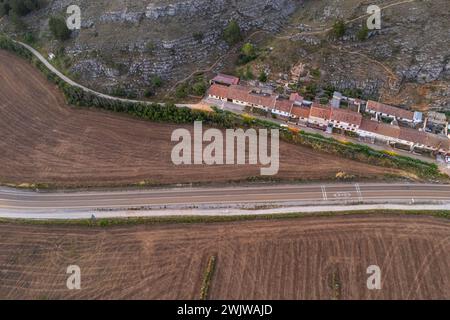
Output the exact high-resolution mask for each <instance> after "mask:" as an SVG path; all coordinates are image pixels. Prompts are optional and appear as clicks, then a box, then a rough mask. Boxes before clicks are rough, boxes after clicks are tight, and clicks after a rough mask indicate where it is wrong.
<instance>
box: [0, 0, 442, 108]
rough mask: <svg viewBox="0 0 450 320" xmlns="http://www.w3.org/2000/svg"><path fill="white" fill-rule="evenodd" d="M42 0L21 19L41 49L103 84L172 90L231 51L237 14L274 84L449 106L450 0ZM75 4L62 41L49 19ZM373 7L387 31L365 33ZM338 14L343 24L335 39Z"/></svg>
mask: <svg viewBox="0 0 450 320" xmlns="http://www.w3.org/2000/svg"><path fill="white" fill-rule="evenodd" d="M1 1H5V0H0V2H1ZM36 1H39V0H36ZM42 1H44V0H42ZM46 1H47V5H46V6H44V7H43V8H41V9H39V10H37V11H33V12H32V13H29V14H27V15H26V16H25V17H23V18H22V20H23V22H24V23H25V24H26V25H27V26H28V27H25V29H26V28H28V29H30V30H32V31H33V33H34V34H35V35H37V36H38V38H39V41H38V42H37V44H36V46H40V48H41V49H42V50H43V51H44V52H45V51H48V52H54V53H56V54H57V57H59V56H63V59H59V60H58V59H57V60H58V61H55V63H60V64H61V68H62V69H66V71H67V72H71V73H72V75H73V76H77V77H79V80H80V82H82V83H84V84H86V85H89V86H92V87H94V88H96V89H99V90H103V91H111V90H112V89H114V88H116V87H118V86H121V87H125V88H128V89H130V90H134V91H136V92H137V93H139V94H142V93H143V92H144V90H145V89H146V88H148V87H149V86H151V85H152V82H153V81H154V79H155V76H158V77H160V78H162V79H163V83H164V84H165V89H168V88H170V87H171V86H172V85H173V84H174V83H177V82H178V81H179V80H181V79H184V78H186V76H188V75H190V74H191V73H192V72H193V71H195V70H199V69H205V68H208V67H210V66H212V65H214V63H215V62H216V61H217V59H218V57H220V56H223V54H224V53H226V52H229V50H230V46H229V45H228V44H227V43H226V42H225V41H224V38H223V31H224V29H225V28H226V26H227V25H228V24H229V22H230V21H232V20H235V21H237V22H238V24H239V26H240V28H241V29H242V32H243V34H244V35H245V36H248V35H251V34H253V33H254V31H257V30H261V31H262V32H260V33H259V37H256V38H255V37H253V38H252V39H251V40H250V41H252V42H253V43H254V44H256V46H257V47H258V48H259V49H260V50H259V57H258V58H257V59H256V60H253V61H250V62H249V63H248V65H247V66H246V65H244V66H242V65H241V66H239V67H238V68H239V69H240V70H241V72H242V70H249V69H248V68H250V69H251V71H252V72H251V73H249V74H253V75H255V76H257V75H258V74H261V71H265V72H266V73H267V74H268V76H269V81H271V83H272V84H273V86H274V87H276V86H278V87H279V88H278V89H281V87H282V86H284V85H286V84H288V83H290V84H291V87H292V86H294V87H298V88H305V87H306V86H308V87H309V90H310V91H320V90H319V89H320V88H327V91H328V92H329V91H330V90H333V89H337V90H341V91H346V92H350V93H353V94H358V95H361V96H363V97H366V98H367V97H372V98H375V99H380V100H382V101H383V102H386V103H391V104H395V105H399V106H405V107H408V108H413V109H417V110H428V109H439V110H442V109H444V110H450V86H449V83H450V45H449V40H450V33H449V32H450V31H449V30H450V2H449V1H448V0H146V1H144V0H97V1H92V0H78V1H75V2H74V1H73V0H53V1H51V0H46ZM74 3H75V4H78V5H79V6H80V8H81V13H82V29H81V30H80V31H77V32H73V33H72V36H71V38H70V39H69V40H67V41H64V42H63V43H61V42H60V41H57V40H54V38H53V37H52V36H51V34H50V32H49V29H48V19H49V17H50V16H54V15H61V14H64V12H65V9H66V8H67V7H68V6H69V5H71V4H74ZM372 4H376V5H378V6H380V7H381V8H382V29H381V30H377V31H370V32H368V33H367V34H364V32H362V28H363V26H364V25H365V24H366V20H367V16H365V15H366V10H367V7H368V6H369V5H372ZM11 20H12V19H11V18H10V17H5V18H4V19H3V21H2V22H0V28H1V30H3V31H6V32H8V33H10V34H11V33H15V32H16V31H15V29H17V28H15V27H14V26H13V24H12V21H11ZM336 21H342V22H345V30H344V32H343V34H342V35H340V36H338V37H336V36H335V35H333V30H332V29H333V28H332V27H333V25H334V24H335V23H336ZM61 47H63V48H64V50H62V49H61ZM61 60H62V62H61ZM233 63H234V62H233V61H232V60H231V59H225V61H223V63H219V64H217V65H215V68H214V71H219V70H221V68H223V67H224V65H227V67H228V68H227V71H233V70H235V66H233ZM230 65H231V67H230ZM247 67H248V68H247ZM236 71H237V70H236ZM159 90H160V91H163V90H161V89H159Z"/></svg>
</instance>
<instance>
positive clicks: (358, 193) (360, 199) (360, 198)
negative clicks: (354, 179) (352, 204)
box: [355, 183, 363, 201]
mask: <svg viewBox="0 0 450 320" xmlns="http://www.w3.org/2000/svg"><path fill="white" fill-rule="evenodd" d="M355 189H356V194H357V195H358V201H362V200H363V197H362V193H361V188H360V186H359V184H358V183H355Z"/></svg>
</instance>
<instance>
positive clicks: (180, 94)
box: [175, 83, 190, 99]
mask: <svg viewBox="0 0 450 320" xmlns="http://www.w3.org/2000/svg"><path fill="white" fill-rule="evenodd" d="M189 93H190V92H189V86H188V85H187V84H186V83H183V84H180V85H179V86H178V87H177V89H176V90H175V96H176V97H177V98H178V99H182V98H186V97H187V96H188V95H189Z"/></svg>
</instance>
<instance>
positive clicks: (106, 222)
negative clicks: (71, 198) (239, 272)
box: [0, 210, 450, 228]
mask: <svg viewBox="0 0 450 320" xmlns="http://www.w3.org/2000/svg"><path fill="white" fill-rule="evenodd" d="M350 215H352V216H353V215H389V216H402V215H407V216H431V217H436V218H443V219H450V211H449V210H355V211H342V212H326V211H325V212H314V213H304V212H297V213H282V214H264V215H237V216H168V217H142V218H105V219H79V220H51V219H50V220H30V219H7V218H0V223H3V224H24V225H60V226H85V227H101V228H108V227H115V226H135V225H171V224H197V223H226V222H241V221H264V220H286V219H301V218H310V217H339V216H350Z"/></svg>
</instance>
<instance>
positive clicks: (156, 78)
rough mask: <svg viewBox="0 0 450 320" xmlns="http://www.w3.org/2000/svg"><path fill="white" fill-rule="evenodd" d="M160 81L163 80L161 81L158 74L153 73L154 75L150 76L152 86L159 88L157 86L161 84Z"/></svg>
mask: <svg viewBox="0 0 450 320" xmlns="http://www.w3.org/2000/svg"><path fill="white" fill-rule="evenodd" d="M162 83H163V81H162V79H161V77H160V76H157V75H154V76H153V77H152V86H153V87H155V88H159V87H161V86H162Z"/></svg>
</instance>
